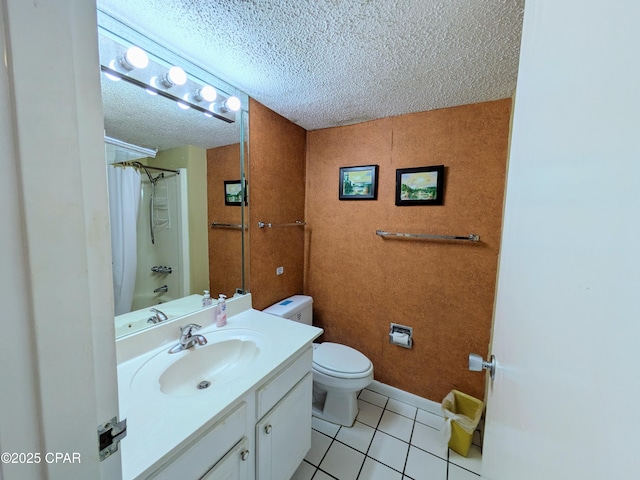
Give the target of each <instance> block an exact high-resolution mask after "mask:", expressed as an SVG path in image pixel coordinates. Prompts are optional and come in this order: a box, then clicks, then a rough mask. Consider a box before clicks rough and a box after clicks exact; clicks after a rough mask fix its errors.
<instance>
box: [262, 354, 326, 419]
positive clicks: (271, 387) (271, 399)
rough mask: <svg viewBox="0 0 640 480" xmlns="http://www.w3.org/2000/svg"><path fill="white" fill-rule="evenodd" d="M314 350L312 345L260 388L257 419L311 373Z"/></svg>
mask: <svg viewBox="0 0 640 480" xmlns="http://www.w3.org/2000/svg"><path fill="white" fill-rule="evenodd" d="M312 364H313V348H312V347H311V345H309V347H308V348H307V349H305V351H304V352H302V353H301V354H300V355H298V356H297V357H296V358H295V359H294V360H293V361H292V362H291V363H290V364H289V365H288V366H287V367H285V369H284V370H283V371H282V372H280V373H279V374H278V375H276V377H275V378H273V379H272V380H270V381H269V382H267V383H266V384H265V385H263V386H262V387H260V388H259V389H258V391H257V392H256V409H257V412H256V413H257V418H262V417H263V416H264V415H265V414H266V413H267V412H268V411H269V410H271V409H272V408H273V406H274V405H275V404H276V403H278V402H279V401H280V399H281V398H282V396H283V395H285V394H286V393H287V392H288V391H289V390H291V389H292V388H293V387H294V385H296V384H297V383H298V382H299V381H300V379H301V378H302V377H304V376H305V375H306V374H307V373H309V372H310V371H311V367H312Z"/></svg>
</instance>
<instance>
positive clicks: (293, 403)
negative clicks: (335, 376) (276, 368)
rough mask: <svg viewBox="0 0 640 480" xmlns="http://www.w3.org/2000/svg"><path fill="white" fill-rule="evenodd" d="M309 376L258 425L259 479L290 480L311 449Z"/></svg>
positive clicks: (310, 387) (257, 459)
mask: <svg viewBox="0 0 640 480" xmlns="http://www.w3.org/2000/svg"><path fill="white" fill-rule="evenodd" d="M312 390H313V380H312V376H311V373H308V374H307V375H306V376H305V377H304V378H303V379H302V380H300V382H298V384H297V385H296V386H295V387H293V388H292V389H291V390H290V391H289V393H287V394H286V395H285V397H284V398H283V399H282V400H281V401H280V402H279V403H278V404H277V405H276V406H275V407H273V409H272V410H271V411H270V412H269V413H268V414H267V415H266V416H265V417H264V418H263V419H262V420H261V421H260V422H259V423H258V424H257V426H256V449H257V452H258V453H257V457H256V462H257V464H256V473H257V480H289V479H290V478H291V476H292V475H293V473H294V472H295V471H296V469H297V468H298V465H300V462H302V460H303V459H304V457H305V455H306V454H307V452H308V451H309V448H311V396H312Z"/></svg>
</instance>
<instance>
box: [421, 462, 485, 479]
mask: <svg viewBox="0 0 640 480" xmlns="http://www.w3.org/2000/svg"><path fill="white" fill-rule="evenodd" d="M416 480H417V479H416ZM449 480H480V475H476V474H475V473H472V472H470V471H469V470H465V469H464V468H460V467H458V466H457V465H452V464H449Z"/></svg>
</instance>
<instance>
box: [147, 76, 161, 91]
mask: <svg viewBox="0 0 640 480" xmlns="http://www.w3.org/2000/svg"><path fill="white" fill-rule="evenodd" d="M149 84H151V86H152V87H153V88H158V77H151V79H150V80H149ZM145 91H146V92H147V93H148V94H149V95H158V93H157V92H155V91H154V90H152V89H151V88H145Z"/></svg>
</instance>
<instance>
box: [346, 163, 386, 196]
mask: <svg viewBox="0 0 640 480" xmlns="http://www.w3.org/2000/svg"><path fill="white" fill-rule="evenodd" d="M339 198H340V200H376V199H377V198H378V165H365V166H361V167H342V168H340V194H339Z"/></svg>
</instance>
